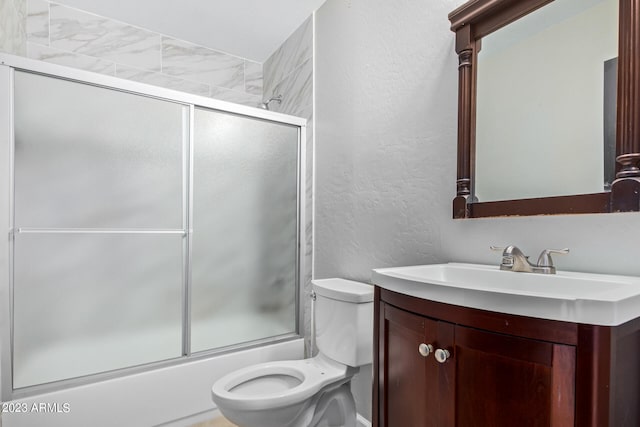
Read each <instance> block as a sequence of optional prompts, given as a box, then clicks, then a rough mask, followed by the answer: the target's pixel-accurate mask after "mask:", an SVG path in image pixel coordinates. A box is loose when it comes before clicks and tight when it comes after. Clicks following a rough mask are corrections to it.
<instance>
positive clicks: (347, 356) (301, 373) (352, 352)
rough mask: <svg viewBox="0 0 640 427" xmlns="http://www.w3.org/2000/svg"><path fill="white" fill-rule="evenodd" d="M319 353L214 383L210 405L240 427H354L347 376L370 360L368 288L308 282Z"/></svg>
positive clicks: (342, 282) (345, 283)
mask: <svg viewBox="0 0 640 427" xmlns="http://www.w3.org/2000/svg"><path fill="white" fill-rule="evenodd" d="M312 286H313V291H314V292H315V295H316V301H315V329H316V345H317V348H318V354H317V355H316V356H315V357H312V358H309V359H303V360H285V361H279V362H267V363H260V364H257V365H253V366H248V367H246V368H242V369H239V370H237V371H234V372H231V373H229V374H227V375H225V376H223V377H222V378H220V379H219V380H218V381H216V382H215V383H214V384H213V387H212V389H211V394H212V397H213V401H214V402H215V404H216V405H217V406H218V409H219V410H220V412H222V414H223V415H224V416H225V417H226V418H227V419H228V420H229V421H231V422H232V423H234V424H236V425H238V426H240V427H356V409H355V402H354V400H353V395H352V394H351V390H350V381H351V377H353V375H354V374H355V373H357V372H358V370H359V367H360V366H362V365H367V364H369V363H371V361H372V355H373V286H371V285H367V284H365V283H359V282H354V281H351V280H345V279H324V280H314V281H312Z"/></svg>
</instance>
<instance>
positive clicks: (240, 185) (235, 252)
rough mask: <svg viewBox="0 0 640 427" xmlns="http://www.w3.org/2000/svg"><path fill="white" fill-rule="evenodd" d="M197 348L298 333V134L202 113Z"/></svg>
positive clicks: (198, 120) (195, 270)
mask: <svg viewBox="0 0 640 427" xmlns="http://www.w3.org/2000/svg"><path fill="white" fill-rule="evenodd" d="M194 136H195V142H194V171H193V172H194V193H193V197H194V207H193V257H192V324H191V331H192V334H191V349H192V351H194V352H195V351H201V350H205V349H210V348H217V347H222V346H227V345H232V344H237V343H242V342H247V341H251V340H256V339H260V338H265V337H270V336H275V335H280V334H284V333H289V332H293V331H295V329H296V325H295V319H296V314H295V310H296V308H295V297H296V245H297V231H296V230H297V156H298V128H296V127H292V126H286V125H281V124H276V123H270V122H265V121H260V120H254V119H249V118H246V117H238V116H234V115H230V114H225V113H220V112H214V111H207V110H199V109H198V110H196V113H195V131H194Z"/></svg>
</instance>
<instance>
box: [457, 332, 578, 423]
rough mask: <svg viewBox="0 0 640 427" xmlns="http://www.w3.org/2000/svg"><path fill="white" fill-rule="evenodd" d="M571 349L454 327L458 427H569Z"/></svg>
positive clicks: (572, 388) (572, 381) (572, 409)
mask: <svg viewBox="0 0 640 427" xmlns="http://www.w3.org/2000/svg"><path fill="white" fill-rule="evenodd" d="M575 357H576V352H575V347H573V346H568V345H561V344H554V343H550V342H545V341H537V340H532V339H525V338H519V337H515V336H509V335H503V334H498V333H492V332H487V331H481V330H477V329H472V328H467V327H462V326H456V328H455V349H454V353H453V355H452V357H451V359H450V360H448V361H447V363H449V362H454V363H455V369H456V392H455V408H456V423H455V424H456V425H457V426H464V427H474V426H478V427H484V426H494V427H502V426H504V427H513V426H518V427H524V426H532V427H533V426H540V427H543V426H544V427H568V426H573V425H574V424H575V422H574V412H575Z"/></svg>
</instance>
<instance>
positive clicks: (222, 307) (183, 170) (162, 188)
mask: <svg viewBox="0 0 640 427" xmlns="http://www.w3.org/2000/svg"><path fill="white" fill-rule="evenodd" d="M190 99H193V98H190ZM13 100H14V101H13V130H14V135H15V136H14V145H13V171H12V172H13V173H12V176H11V177H10V178H9V179H10V180H12V182H13V187H12V188H13V193H12V196H13V198H12V202H11V206H10V207H9V209H10V210H11V212H12V214H11V218H12V219H11V222H12V224H11V227H10V228H11V230H12V231H13V232H12V236H13V238H12V241H11V243H10V247H11V249H10V258H11V259H10V265H9V266H8V267H6V268H7V269H9V272H10V273H11V280H10V283H9V285H7V286H8V289H10V294H11V295H12V297H13V298H12V302H11V309H10V310H9V312H10V313H11V316H12V318H11V336H12V343H11V344H12V345H11V349H12V350H11V358H10V360H11V367H12V373H11V375H12V379H13V389H14V390H15V389H24V388H29V387H33V386H37V385H42V384H46V383H54V382H58V381H65V380H69V379H73V378H78V377H86V376H91V375H95V374H100V373H105V372H110V371H116V370H119V369H122V368H130V367H135V366H142V365H148V364H156V363H158V362H162V361H165V362H166V363H173V362H177V361H179V360H184V359H188V358H189V357H190V356H191V354H192V353H196V352H197V353H201V354H202V353H203V352H215V351H226V350H228V349H229V348H233V347H237V346H242V345H247V344H251V343H256V342H262V341H265V340H274V339H279V338H282V337H286V336H289V337H293V336H295V334H296V332H297V322H298V315H297V310H298V292H297V289H298V281H299V271H300V265H299V259H300V254H299V246H300V245H299V241H300V228H299V225H300V208H299V206H300V193H301V188H300V184H299V183H300V176H301V172H300V164H301V162H300V156H301V153H300V126H296V125H289V124H286V123H279V122H275V121H269V120H264V119H258V118H253V117H249V116H247V115H239V114H233V113H230V112H225V111H221V110H214V109H211V108H204V107H199V106H198V105H197V104H194V103H192V102H189V101H172V100H170V99H166V98H160V97H155V96H153V94H149V93H147V94H144V95H142V94H138V93H134V92H128V91H125V90H116V89H114V88H109V87H105V86H102V85H100V86H99V85H96V84H86V83H82V82H79V81H73V80H66V79H61V78H57V77H53V76H48V75H41V74H36V73H32V72H27V71H19V70H15V71H14V72H13ZM205 104H206V102H205ZM2 267H3V268H4V266H2ZM5 348H6V347H5ZM3 357H4V356H3ZM3 360H6V359H3Z"/></svg>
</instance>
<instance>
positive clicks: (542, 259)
mask: <svg viewBox="0 0 640 427" xmlns="http://www.w3.org/2000/svg"><path fill="white" fill-rule="evenodd" d="M568 253H569V248H564V249H545V250H543V251H542V253H541V254H540V256H539V257H538V267H553V260H552V259H551V254H563V255H564V254H568Z"/></svg>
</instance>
